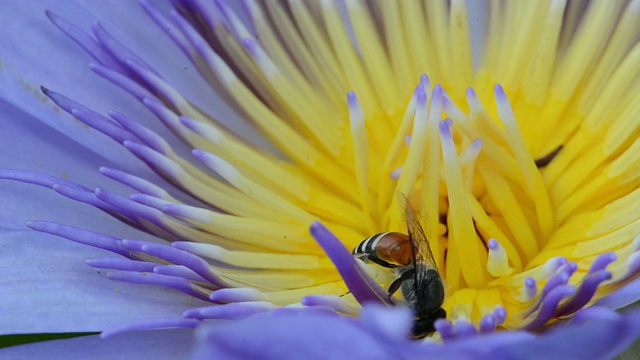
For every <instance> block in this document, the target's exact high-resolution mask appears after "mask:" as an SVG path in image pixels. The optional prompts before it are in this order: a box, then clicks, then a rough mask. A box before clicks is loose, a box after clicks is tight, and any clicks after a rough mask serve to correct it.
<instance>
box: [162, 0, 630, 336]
mask: <svg viewBox="0 0 640 360" xmlns="http://www.w3.org/2000/svg"><path fill="white" fill-rule="evenodd" d="M247 3H248V6H247V9H248V12H249V15H250V18H251V20H252V22H253V27H254V29H255V31H256V33H257V34H259V37H258V39H253V35H252V33H251V31H250V30H249V29H248V28H246V27H245V25H244V24H243V23H242V22H241V21H239V20H238V19H236V18H234V17H233V16H230V15H227V16H226V17H225V21H217V22H214V23H215V26H214V27H213V28H212V29H210V30H211V31H210V35H211V36H213V37H214V38H215V41H211V40H212V39H213V38H212V39H206V38H200V37H198V35H193V34H192V37H193V38H194V39H193V40H192V41H193V43H195V44H199V45H201V46H199V47H195V46H194V47H193V49H192V53H191V56H192V58H193V59H194V62H195V64H196V65H197V66H198V68H199V69H200V71H201V72H202V73H203V74H205V75H206V78H207V80H208V81H209V82H210V84H211V86H212V87H213V88H214V89H217V90H218V91H219V92H220V94H221V96H222V97H223V99H225V100H227V102H228V103H229V104H230V105H232V106H233V107H234V109H235V110H236V111H237V112H239V113H240V114H242V115H243V116H244V117H245V118H247V119H249V120H250V121H252V122H253V123H254V124H255V126H256V128H258V129H259V130H260V131H261V132H262V134H263V135H264V136H265V138H267V139H268V140H269V141H270V142H271V143H272V144H273V146H274V147H276V148H277V149H278V151H280V152H281V153H282V154H283V155H284V156H285V157H286V159H287V160H284V159H282V158H280V157H278V156H275V155H272V154H271V153H269V152H267V151H265V150H263V149H259V148H257V147H255V146H252V145H250V144H248V143H247V142H245V141H243V140H242V139H240V138H238V137H236V136H234V135H232V134H231V133H230V132H229V131H227V130H225V129H224V128H223V127H222V126H220V125H219V124H218V123H217V122H216V121H212V119H209V118H207V117H206V116H204V115H203V114H202V113H201V112H200V111H198V110H197V109H196V108H195V106H193V105H191V104H189V103H188V102H187V101H186V100H185V99H183V98H180V97H179V96H178V95H176V96H175V97H174V98H172V99H168V101H169V102H171V104H172V107H173V108H174V110H175V111H176V112H177V113H179V114H180V115H182V116H184V117H183V118H180V119H174V121H177V122H176V124H180V123H181V124H184V125H186V127H180V126H177V125H176V133H178V134H179V135H180V136H181V137H182V138H183V139H184V140H185V141H186V142H187V143H189V144H190V145H192V146H193V147H195V148H198V149H200V150H201V151H199V152H198V151H196V152H195V153H194V154H195V155H196V156H197V157H198V158H199V159H200V160H201V161H202V162H203V163H204V164H205V165H206V166H207V167H209V168H210V169H212V170H213V171H214V172H216V173H217V174H218V175H220V179H218V178H212V177H210V176H208V175H207V174H205V173H204V172H202V171H201V170H199V169H197V168H195V167H190V166H189V165H188V163H187V162H184V161H181V160H180V159H179V158H177V156H173V155H170V156H169V158H172V159H173V161H174V162H175V166H176V167H179V168H180V169H181V170H182V171H177V170H176V171H175V173H176V174H178V175H176V176H174V177H175V179H176V182H178V183H179V184H181V185H182V186H183V187H184V188H187V189H190V191H192V192H193V193H194V194H196V195H197V196H198V197H199V198H201V199H203V200H204V201H206V202H208V203H210V204H212V205H214V206H215V207H217V208H219V209H221V210H223V211H224V212H226V213H218V212H215V211H210V210H204V209H199V208H190V207H187V206H184V205H175V206H177V207H180V209H179V210H180V211H177V212H176V213H177V214H178V215H182V216H184V219H185V221H186V222H187V223H189V224H190V225H193V226H195V228H196V229H198V230H197V231H196V232H195V233H194V230H193V229H192V228H189V227H184V228H180V231H183V232H184V233H185V234H189V236H186V237H187V238H189V239H194V240H199V241H203V242H209V243H213V244H218V245H221V246H223V247H225V248H227V250H224V249H222V248H218V247H216V248H215V250H212V249H213V248H211V249H210V250H207V251H209V252H210V253H208V254H207V255H205V256H208V257H210V258H212V259H215V260H217V261H220V262H222V263H226V264H229V265H233V266H235V267H238V268H245V270H229V269H221V268H216V267H214V266H212V268H215V269H217V270H216V271H220V273H221V274H222V275H223V276H224V277H225V278H226V279H228V281H229V283H230V284H232V285H233V286H237V287H244V286H249V287H254V288H255V289H257V290H259V291H260V298H261V299H262V300H265V301H271V302H273V303H275V304H278V305H284V304H288V303H295V302H298V301H299V300H300V298H301V297H302V296H304V295H307V294H314V293H320V294H333V295H342V294H344V293H345V291H346V289H345V287H344V286H343V285H342V283H341V282H340V277H339V275H338V274H337V272H336V271H334V270H333V269H332V268H331V266H330V263H329V262H328V260H327V259H325V258H323V255H322V252H321V250H320V249H319V247H318V246H317V245H316V244H315V242H314V240H313V239H312V238H311V236H310V235H309V234H308V232H307V227H308V225H309V224H310V223H311V222H312V221H314V220H315V219H320V220H321V221H322V222H323V223H324V224H326V225H327V226H328V227H329V228H330V229H331V230H332V231H333V232H335V233H336V235H337V236H338V237H339V238H340V239H342V240H343V241H344V243H345V245H346V246H347V247H351V248H353V247H354V246H355V245H357V244H358V243H359V242H360V241H361V240H362V239H364V238H366V237H368V236H370V235H372V234H374V233H377V232H382V231H404V230H406V228H405V226H404V224H403V221H404V220H403V215H402V206H401V205H400V204H398V198H397V196H396V195H397V193H402V194H405V195H407V196H409V197H410V200H411V201H412V203H413V204H414V206H415V207H416V208H418V209H420V211H421V217H422V219H423V225H424V227H425V232H426V234H427V237H428V238H429V241H430V246H431V249H432V251H433V253H434V256H435V260H436V263H437V265H438V267H439V269H440V270H441V272H442V275H443V277H444V278H445V281H446V284H447V292H448V293H447V298H446V302H445V309H446V310H447V312H448V313H449V314H451V317H452V318H454V319H455V318H460V317H464V318H468V319H471V320H472V321H477V320H478V319H480V317H481V316H482V315H483V314H485V313H487V312H490V311H492V310H493V308H494V307H495V306H496V305H502V306H504V307H505V308H506V309H507V311H508V313H509V318H508V320H507V322H506V323H505V325H504V326H505V327H517V326H521V325H522V324H523V322H524V323H526V316H528V315H526V310H527V309H530V308H531V307H532V306H533V304H535V300H536V297H537V296H539V294H537V295H536V294H532V293H531V292H530V290H527V289H526V288H525V287H523V284H524V283H525V281H526V279H527V278H531V279H533V281H534V282H535V283H536V284H535V285H536V286H537V287H538V289H540V288H542V287H543V286H544V284H545V282H546V280H547V279H548V278H549V277H550V276H551V275H552V274H553V271H555V269H552V270H549V269H550V265H548V260H550V259H553V258H555V257H558V256H562V257H565V258H567V259H568V260H569V261H575V262H576V263H577V271H576V275H574V276H573V277H572V278H571V280H570V283H572V284H574V285H575V284H576V283H577V282H578V281H580V279H581V278H582V276H583V275H584V274H585V273H586V271H587V270H588V268H589V266H590V264H591V262H592V261H593V260H594V258H595V257H596V256H597V255H599V254H602V253H604V252H608V251H614V252H616V254H617V255H618V259H619V260H618V262H617V263H616V264H614V265H613V278H612V280H611V281H610V282H609V285H608V286H606V287H603V288H601V290H600V292H599V293H598V295H597V296H602V295H604V294H606V293H608V292H610V291H613V290H614V289H615V288H616V286H617V284H618V283H619V282H620V281H623V280H624V279H625V276H626V275H627V274H626V269H627V267H626V265H625V264H626V260H627V259H628V258H629V256H630V255H631V254H632V253H633V252H634V251H635V248H634V246H633V245H632V241H633V239H634V238H635V236H636V235H637V234H639V233H640V218H639V217H638V215H637V214H638V213H639V212H638V211H637V207H638V205H637V204H638V203H640V202H639V201H638V199H637V198H638V196H640V191H638V190H637V188H638V185H639V184H640V172H638V171H637V170H635V169H637V168H638V165H640V164H639V161H640V155H638V154H640V151H638V150H637V148H638V146H640V145H639V144H640V142H639V141H638V140H637V137H638V136H637V135H638V133H639V132H640V127H639V126H638V124H640V120H639V119H640V76H638V75H639V74H640V61H639V60H640V59H639V56H640V48H638V44H637V39H638V34H639V33H640V22H638V21H637V18H638V12H639V11H640V10H639V9H640V1H631V2H628V3H627V2H622V1H619V2H607V1H594V2H591V3H589V5H588V6H586V7H585V6H584V4H583V3H582V2H568V1H563V0H546V1H526V2H515V1H511V2H504V1H498V0H496V1H491V2H490V6H489V7H488V13H489V19H488V20H487V21H486V24H487V29H486V36H485V39H484V44H483V50H482V53H481V56H480V60H479V64H478V66H477V67H476V68H475V69H474V67H473V64H472V52H471V47H470V43H471V41H470V38H469V34H470V27H469V22H468V20H467V17H468V14H467V9H466V7H465V2H464V1H462V0H451V1H445V0H434V1H426V2H419V1H409V0H407V1H369V2H365V1H364V0H347V1H345V5H346V15H347V16H348V20H349V21H348V24H349V26H347V25H346V24H347V22H345V21H343V19H342V15H341V11H340V9H339V6H338V4H337V2H334V1H330V0H322V1H309V2H305V1H297V0H291V1H289V2H275V1H274V2H265V3H258V2H257V1H248V2H247ZM367 5H369V6H367ZM212 16H213V15H212ZM208 40H210V41H208ZM207 43H208V44H209V45H210V46H207ZM421 74H428V75H429V78H430V81H431V84H438V85H436V86H432V85H431V84H430V83H429V80H427V79H426V78H425V77H423V78H422V79H421V80H420V81H421V86H420V88H419V90H415V86H416V84H417V82H418V81H419V79H420V76H421ZM496 83H499V84H501V85H502V87H503V88H504V91H506V94H505V93H504V92H503V90H502V88H496V89H495V90H494V84H496ZM469 87H472V88H473V89H475V91H473V90H468V88H469ZM414 90H415V91H414ZM350 91H352V92H353V93H350V94H349V96H347V94H348V93H349V92H350ZM407 104H408V105H407ZM445 118H449V119H450V121H444V122H443V121H442V120H443V119H445ZM187 129H188V130H187ZM409 135H410V143H409V144H408V145H407V144H406V141H407V137H408V136H409ZM559 147H562V148H561V150H560V151H559V153H558V155H557V157H556V158H554V159H553V160H552V161H551V162H550V164H549V165H548V166H546V167H544V168H538V167H537V166H536V163H535V160H536V159H539V158H542V157H544V156H545V155H547V154H549V153H552V152H553V151H554V150H555V149H557V148H559ZM214 154H215V155H214ZM165 171H166V172H170V171H172V170H171V169H167V170H165ZM490 239H494V240H493V242H491V244H489V242H490ZM285 254H286V255H285ZM246 269H255V271H254V272H247V271H246Z"/></svg>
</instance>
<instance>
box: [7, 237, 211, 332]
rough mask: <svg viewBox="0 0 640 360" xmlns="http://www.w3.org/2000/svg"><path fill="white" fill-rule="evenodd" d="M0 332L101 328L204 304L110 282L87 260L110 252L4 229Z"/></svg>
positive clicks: (155, 289) (182, 296)
mask: <svg viewBox="0 0 640 360" xmlns="http://www.w3.org/2000/svg"><path fill="white" fill-rule="evenodd" d="M0 249H2V261H0V273H2V274H3V275H2V278H1V279H0V287H2V289H3V294H4V296H0V308H1V309H3V311H2V312H0V334H15V333H54V332H79V331H102V330H104V329H106V328H108V327H110V326H113V325H115V324H120V323H123V322H129V321H133V320H149V319H155V318H166V317H181V316H182V312H183V311H185V310H186V309H189V308H193V307H197V306H204V305H205V304H206V303H205V302H202V301H199V300H196V299H194V298H192V297H189V296H187V295H185V294H182V293H180V292H178V291H175V290H171V289H164V288H161V287H154V286H140V285H136V284H127V283H122V282H115V281H112V280H109V279H108V278H107V277H106V276H105V271H103V270H98V269H95V268H92V267H90V266H88V265H87V264H86V263H85V259H87V258H94V257H104V256H106V255H109V254H110V253H108V252H106V251H104V250H100V249H94V248H91V247H89V246H85V245H80V244H76V243H73V242H71V241H68V240H64V239H60V238H56V237H52V236H50V235H46V234H41V233H36V232H32V231H5V232H2V233H0Z"/></svg>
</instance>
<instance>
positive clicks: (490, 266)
mask: <svg viewBox="0 0 640 360" xmlns="http://www.w3.org/2000/svg"><path fill="white" fill-rule="evenodd" d="M487 246H488V247H489V256H488V259H487V270H489V273H490V274H491V275H493V276H496V277H498V276H507V275H510V274H511V273H513V268H511V267H509V258H508V257H507V252H506V251H505V249H504V248H503V247H502V246H501V245H500V243H499V242H498V240H496V239H490V240H489V242H488V243H487Z"/></svg>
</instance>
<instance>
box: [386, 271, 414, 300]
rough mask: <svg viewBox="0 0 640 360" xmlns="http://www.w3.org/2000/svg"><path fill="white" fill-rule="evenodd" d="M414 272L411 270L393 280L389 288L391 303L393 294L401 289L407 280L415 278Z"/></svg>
mask: <svg viewBox="0 0 640 360" xmlns="http://www.w3.org/2000/svg"><path fill="white" fill-rule="evenodd" d="M413 273H414V270H413V269H410V270H407V271H405V272H403V273H402V275H400V277H399V278H397V279H395V280H393V282H392V283H391V285H390V286H389V301H391V297H392V296H393V294H395V293H396V291H398V289H400V286H401V285H402V283H403V282H404V281H405V280H408V279H411V278H412V277H413Z"/></svg>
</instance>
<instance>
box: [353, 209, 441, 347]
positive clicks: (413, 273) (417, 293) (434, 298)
mask: <svg viewBox="0 0 640 360" xmlns="http://www.w3.org/2000/svg"><path fill="white" fill-rule="evenodd" d="M406 220H407V233H408V234H403V233H398V232H385V233H381V234H376V235H373V236H370V237H368V238H366V239H364V240H363V241H362V242H361V243H360V244H359V245H358V246H356V247H355V248H354V249H353V255H354V256H355V257H356V258H358V259H360V260H362V261H364V262H366V263H374V264H377V265H380V266H382V267H385V268H389V269H393V272H394V273H395V275H396V276H397V278H396V279H395V280H394V281H393V282H392V283H391V285H390V286H389V301H391V302H392V303H394V300H393V294H395V293H396V292H397V291H398V290H401V292H402V295H403V297H404V301H405V304H406V305H407V306H408V307H409V308H410V309H411V310H412V311H413V312H414V314H415V320H414V323H413V327H412V329H411V336H412V337H414V338H423V337H425V336H427V335H429V334H431V333H433V332H434V331H435V328H434V323H435V322H436V320H438V319H443V318H446V316H447V312H446V311H445V310H444V309H443V308H442V303H443V302H444V283H443V281H442V278H441V277H440V273H439V272H438V268H437V267H436V262H435V259H434V257H433V253H432V252H431V248H430V247H429V242H428V240H427V237H426V235H425V233H424V230H423V229H422V226H421V225H420V222H419V221H418V218H417V216H416V213H415V210H414V209H413V208H412V207H411V205H410V204H409V201H407V205H406Z"/></svg>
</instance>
